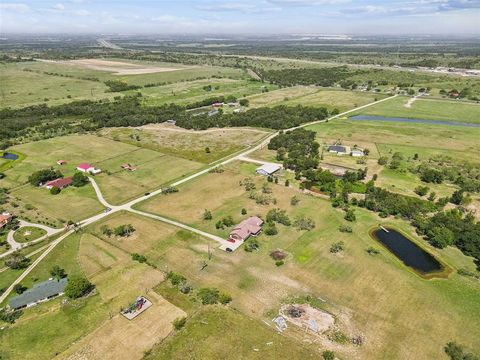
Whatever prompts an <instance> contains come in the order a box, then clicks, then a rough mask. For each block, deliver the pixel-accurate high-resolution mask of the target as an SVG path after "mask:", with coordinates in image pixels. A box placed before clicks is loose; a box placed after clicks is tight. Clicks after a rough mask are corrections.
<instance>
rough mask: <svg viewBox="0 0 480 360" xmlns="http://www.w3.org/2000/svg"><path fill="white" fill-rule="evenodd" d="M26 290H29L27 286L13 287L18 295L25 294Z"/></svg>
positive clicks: (17, 285) (18, 285)
mask: <svg viewBox="0 0 480 360" xmlns="http://www.w3.org/2000/svg"><path fill="white" fill-rule="evenodd" d="M25 290H27V288H26V287H25V286H23V285H22V284H16V285H15V286H14V287H13V291H15V292H16V293H17V294H23V293H24V292H25Z"/></svg>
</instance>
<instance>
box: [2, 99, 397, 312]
mask: <svg viewBox="0 0 480 360" xmlns="http://www.w3.org/2000/svg"><path fill="white" fill-rule="evenodd" d="M397 96H398V95H394V96H391V97H388V98H385V99H382V100H379V101H376V102H373V103H370V104H367V105H363V106H360V107H357V108H355V109H352V110H348V111H345V112H343V113H340V114H338V115H335V116H332V117H330V118H328V119H324V120H317V121H312V122H310V123H306V124H303V125H300V126H297V127H294V128H291V129H286V130H285V131H287V130H294V129H298V128H303V127H306V126H310V125H314V124H318V123H323V122H326V121H328V120H332V119H336V118H338V117H341V116H344V115H347V114H349V113H352V112H354V111H358V110H361V109H364V108H366V107H369V106H372V105H374V104H378V103H381V102H384V101H387V100H390V99H393V98H395V97H397ZM276 135H278V132H275V133H272V134H271V135H270V136H268V137H267V138H265V139H264V140H263V141H261V142H260V143H259V144H257V145H256V146H254V147H252V148H250V149H248V150H245V151H244V152H241V153H239V154H237V155H235V156H232V157H231V158H229V159H226V160H224V161H222V162H219V163H217V164H215V165H213V166H210V167H208V168H206V169H204V170H201V171H199V172H197V173H195V174H192V175H190V176H187V177H185V178H183V179H181V180H178V181H176V182H174V183H173V184H171V186H178V185H180V184H183V183H185V182H187V181H190V180H192V179H195V178H197V177H199V176H201V175H203V174H206V173H208V172H209V171H210V170H212V169H214V168H216V167H219V166H222V165H226V164H228V163H230V162H232V161H236V160H240V159H241V158H242V157H246V156H247V155H249V154H251V153H253V152H254V151H257V150H258V149H261V148H263V147H265V146H266V145H267V144H268V143H269V142H270V140H271V139H272V138H273V137H275V136H276ZM92 180H93V178H90V181H91V182H92V185H93V187H94V189H95V192H96V193H97V196H98V197H99V201H100V202H101V203H102V204H103V205H104V206H105V207H109V208H111V209H112V210H111V211H109V212H103V213H101V214H98V215H95V216H92V217H90V218H88V219H85V220H83V221H81V222H80V223H79V224H78V227H79V228H82V227H85V226H88V225H90V224H92V223H94V222H96V221H98V220H100V219H103V218H104V217H106V216H108V215H110V214H112V213H115V212H117V211H121V210H125V211H131V212H134V213H137V214H139V215H143V216H148V217H150V218H153V219H156V220H159V221H163V222H166V223H168V224H171V225H174V226H177V227H180V228H182V229H186V230H189V231H192V232H195V233H197V234H200V235H202V236H206V237H207V238H210V239H212V240H215V241H217V242H219V243H221V246H222V245H223V242H225V240H224V239H221V238H219V237H218V236H216V235H213V234H208V233H206V232H203V231H201V230H198V229H194V228H192V227H190V226H187V225H185V224H182V223H179V222H176V221H173V220H170V219H166V218H164V217H161V216H157V215H152V214H148V213H144V212H142V211H139V210H135V209H132V206H134V205H136V204H138V203H139V202H141V201H144V200H146V199H149V198H151V197H153V196H156V195H158V194H160V193H161V192H162V189H158V190H156V191H153V192H152V193H150V194H149V195H147V196H141V197H139V198H137V199H135V200H132V201H130V202H128V203H126V204H123V205H119V206H112V205H110V204H109V203H108V202H107V201H106V200H105V199H104V197H103V195H102V193H101V191H100V188H99V187H98V186H97V184H96V182H95V180H93V181H92ZM72 233H73V230H70V231H68V232H67V233H65V234H64V235H62V236H61V237H59V238H58V239H57V240H55V241H54V242H52V244H51V245H50V247H49V248H48V249H47V250H46V251H45V252H44V253H43V254H42V255H40V256H39V257H38V258H37V259H36V260H35V261H34V262H33V263H32V264H31V265H30V266H29V267H28V268H27V269H26V270H25V271H24V272H23V273H22V274H21V275H20V276H19V277H18V278H17V279H16V280H15V281H14V282H13V283H12V284H11V285H10V286H9V287H8V289H7V290H6V291H5V292H4V293H3V294H2V295H1V296H0V304H1V303H2V302H3V301H4V300H5V299H6V298H7V296H8V295H9V294H10V292H11V291H12V289H13V287H14V286H15V285H16V284H18V283H19V282H20V281H22V280H23V279H24V278H25V277H26V276H27V275H28V274H29V273H30V272H31V271H32V270H33V269H34V268H35V267H36V266H37V265H38V264H39V263H40V262H41V261H42V260H43V259H44V258H45V257H46V256H47V255H48V254H49V253H50V252H51V251H52V250H53V249H54V248H55V246H57V245H58V244H59V243H60V242H61V241H62V240H63V239H65V238H66V237H68V235H71V234H72Z"/></svg>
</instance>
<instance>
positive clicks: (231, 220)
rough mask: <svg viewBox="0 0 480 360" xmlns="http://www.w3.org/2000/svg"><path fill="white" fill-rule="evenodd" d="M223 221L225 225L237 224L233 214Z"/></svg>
mask: <svg viewBox="0 0 480 360" xmlns="http://www.w3.org/2000/svg"><path fill="white" fill-rule="evenodd" d="M222 223H223V225H225V226H227V227H229V226H233V225H234V224H235V221H233V218H232V217H231V216H227V217H224V218H223V219H222Z"/></svg>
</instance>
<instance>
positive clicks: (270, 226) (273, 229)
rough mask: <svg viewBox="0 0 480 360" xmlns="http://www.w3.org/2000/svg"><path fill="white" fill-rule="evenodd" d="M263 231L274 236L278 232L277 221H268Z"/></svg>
mask: <svg viewBox="0 0 480 360" xmlns="http://www.w3.org/2000/svg"><path fill="white" fill-rule="evenodd" d="M263 232H264V233H265V235H268V236H273V235H277V234H278V229H277V226H276V225H275V223H273V222H267V224H266V225H265V226H264V227H263Z"/></svg>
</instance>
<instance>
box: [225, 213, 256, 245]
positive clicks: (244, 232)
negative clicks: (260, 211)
mask: <svg viewBox="0 0 480 360" xmlns="http://www.w3.org/2000/svg"><path fill="white" fill-rule="evenodd" d="M262 224H263V220H262V219H260V218H259V217H258V216H251V217H249V218H248V219H245V220H243V221H242V222H241V223H240V224H238V225H237V226H235V227H234V228H233V230H232V231H231V232H230V237H238V238H240V239H241V240H242V241H245V240H246V239H247V238H248V237H249V236H250V235H251V234H257V233H258V232H259V231H260V230H261V229H262V228H261V225H262Z"/></svg>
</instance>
